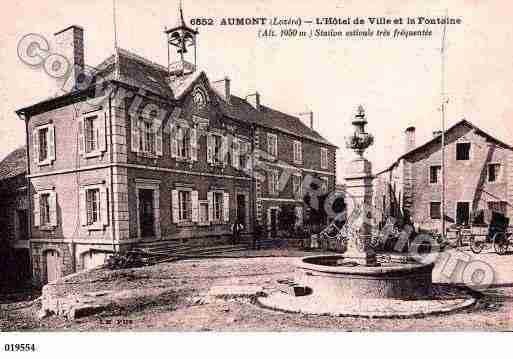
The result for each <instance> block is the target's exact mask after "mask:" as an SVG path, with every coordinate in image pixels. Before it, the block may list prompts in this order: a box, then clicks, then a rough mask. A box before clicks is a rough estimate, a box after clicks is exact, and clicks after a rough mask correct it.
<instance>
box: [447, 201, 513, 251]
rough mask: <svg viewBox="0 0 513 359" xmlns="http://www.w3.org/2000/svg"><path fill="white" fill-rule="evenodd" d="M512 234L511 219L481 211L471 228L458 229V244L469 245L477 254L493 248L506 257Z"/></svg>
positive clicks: (475, 217)
mask: <svg viewBox="0 0 513 359" xmlns="http://www.w3.org/2000/svg"><path fill="white" fill-rule="evenodd" d="M512 234H513V232H512V230H511V228H510V227H509V218H508V217H506V216H505V215H504V214H502V213H499V212H490V213H486V212H485V211H479V212H478V213H477V214H476V215H475V216H474V218H473V220H472V222H471V224H470V226H462V227H460V228H458V229H456V238H457V241H456V243H458V244H459V245H463V244H465V243H468V244H469V246H470V249H471V250H472V252H474V253H476V254H479V253H481V252H482V251H483V250H484V249H488V248H493V249H494V251H495V252H496V253H497V254H499V255H504V254H506V253H508V247H509V245H510V238H511V235H512Z"/></svg>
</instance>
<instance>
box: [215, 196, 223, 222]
mask: <svg viewBox="0 0 513 359" xmlns="http://www.w3.org/2000/svg"><path fill="white" fill-rule="evenodd" d="M222 219H223V193H221V192H214V220H215V221H221V220H222Z"/></svg>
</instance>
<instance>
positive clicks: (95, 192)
mask: <svg viewBox="0 0 513 359" xmlns="http://www.w3.org/2000/svg"><path fill="white" fill-rule="evenodd" d="M86 202H87V225H88V226H90V225H93V224H98V223H100V189H99V188H89V189H87V190H86Z"/></svg>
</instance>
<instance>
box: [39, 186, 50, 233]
mask: <svg viewBox="0 0 513 359" xmlns="http://www.w3.org/2000/svg"><path fill="white" fill-rule="evenodd" d="M39 211H40V212H39V213H40V214H41V222H40V224H41V225H42V226H47V225H50V193H43V194H41V196H40V197H39Z"/></svg>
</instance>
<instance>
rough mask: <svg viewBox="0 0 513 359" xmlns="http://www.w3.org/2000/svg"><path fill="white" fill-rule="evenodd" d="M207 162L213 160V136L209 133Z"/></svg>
mask: <svg viewBox="0 0 513 359" xmlns="http://www.w3.org/2000/svg"><path fill="white" fill-rule="evenodd" d="M207 162H208V163H213V162H214V136H212V134H210V133H209V134H208V135H207ZM209 209H210V207H209Z"/></svg>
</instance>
